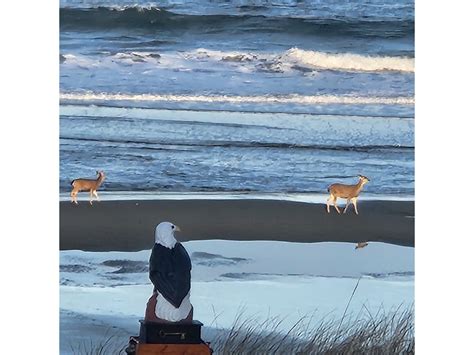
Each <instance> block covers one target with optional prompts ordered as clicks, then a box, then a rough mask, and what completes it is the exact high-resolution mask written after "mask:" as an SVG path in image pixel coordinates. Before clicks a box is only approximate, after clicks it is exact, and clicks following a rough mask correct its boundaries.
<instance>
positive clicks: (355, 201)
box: [352, 198, 359, 214]
mask: <svg viewBox="0 0 474 355" xmlns="http://www.w3.org/2000/svg"><path fill="white" fill-rule="evenodd" d="M352 204H353V205H354V211H355V214H359V211H358V210H357V199H356V198H353V199H352Z"/></svg>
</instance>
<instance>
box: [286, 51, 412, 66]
mask: <svg viewBox="0 0 474 355" xmlns="http://www.w3.org/2000/svg"><path fill="white" fill-rule="evenodd" d="M280 59H281V60H282V61H287V62H290V63H291V62H293V63H294V64H296V65H300V66H304V67H309V68H315V69H318V68H319V69H332V70H346V71H389V70H390V71H402V72H413V71H414V69H415V68H414V59H413V58H406V57H383V56H363V55H359V54H353V53H340V54H333V53H324V52H317V51H306V50H302V49H298V48H292V49H290V50H288V51H286V52H285V53H284V54H283V55H282V56H281V57H280Z"/></svg>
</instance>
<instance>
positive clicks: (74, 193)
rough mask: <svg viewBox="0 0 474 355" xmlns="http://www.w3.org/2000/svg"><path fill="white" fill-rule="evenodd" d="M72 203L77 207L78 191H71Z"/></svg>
mask: <svg viewBox="0 0 474 355" xmlns="http://www.w3.org/2000/svg"><path fill="white" fill-rule="evenodd" d="M71 202H73V203H75V204H76V205H77V191H76V190H74V189H73V190H72V191H71Z"/></svg>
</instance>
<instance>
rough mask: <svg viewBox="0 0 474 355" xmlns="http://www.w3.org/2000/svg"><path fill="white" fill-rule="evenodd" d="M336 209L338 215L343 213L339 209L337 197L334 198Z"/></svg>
mask: <svg viewBox="0 0 474 355" xmlns="http://www.w3.org/2000/svg"><path fill="white" fill-rule="evenodd" d="M333 204H334V208H335V209H336V211H337V213H341V210H340V209H339V207H337V197H336V196H334V203H333Z"/></svg>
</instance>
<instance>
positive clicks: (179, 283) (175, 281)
mask: <svg viewBox="0 0 474 355" xmlns="http://www.w3.org/2000/svg"><path fill="white" fill-rule="evenodd" d="M149 276H150V280H151V282H152V283H153V285H154V286H155V290H156V291H158V292H159V293H160V294H162V295H163V297H164V298H165V299H166V300H167V301H168V302H169V303H171V304H172V305H173V306H174V307H176V308H179V306H180V305H181V302H183V299H184V297H186V295H187V294H188V293H189V290H190V289H191V259H190V258H189V255H188V253H187V252H186V249H184V247H183V246H182V245H181V243H176V245H175V246H174V248H172V249H169V248H166V247H164V246H163V245H161V244H155V245H154V247H153V249H152V252H151V256H150V266H149Z"/></svg>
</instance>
